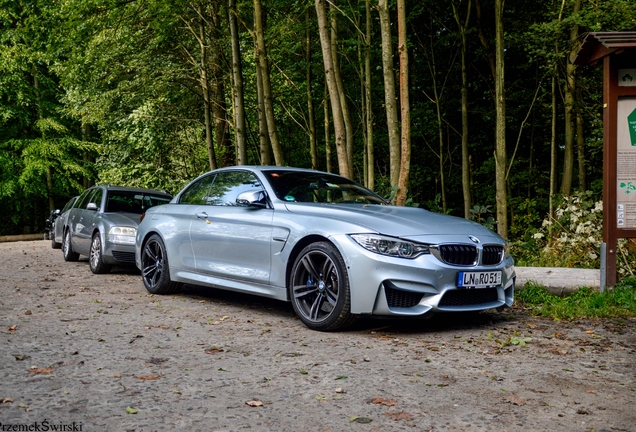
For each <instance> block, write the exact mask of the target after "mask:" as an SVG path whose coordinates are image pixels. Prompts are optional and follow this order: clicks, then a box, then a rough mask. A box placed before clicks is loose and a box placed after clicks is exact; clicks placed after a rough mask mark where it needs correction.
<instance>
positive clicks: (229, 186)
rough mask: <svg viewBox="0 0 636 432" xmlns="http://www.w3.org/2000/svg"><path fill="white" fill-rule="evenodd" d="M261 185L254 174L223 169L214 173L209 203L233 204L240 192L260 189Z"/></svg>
mask: <svg viewBox="0 0 636 432" xmlns="http://www.w3.org/2000/svg"><path fill="white" fill-rule="evenodd" d="M262 189H263V186H262V185H261V182H260V181H258V179H257V178H256V176H255V175H254V174H252V173H250V172H247V171H225V172H220V173H218V174H217V175H216V180H215V181H214V183H213V184H212V187H211V188H210V194H209V197H208V204H209V205H217V206H234V205H236V197H238V196H239V194H241V193H242V192H247V191H253V190H262Z"/></svg>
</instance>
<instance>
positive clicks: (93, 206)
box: [86, 203, 97, 210]
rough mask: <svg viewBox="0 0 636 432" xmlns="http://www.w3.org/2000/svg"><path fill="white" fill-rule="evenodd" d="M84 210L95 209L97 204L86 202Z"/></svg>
mask: <svg viewBox="0 0 636 432" xmlns="http://www.w3.org/2000/svg"><path fill="white" fill-rule="evenodd" d="M86 210H97V204H95V203H88V205H87V206H86Z"/></svg>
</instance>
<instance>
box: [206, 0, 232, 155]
mask: <svg viewBox="0 0 636 432" xmlns="http://www.w3.org/2000/svg"><path fill="white" fill-rule="evenodd" d="M209 10H210V22H211V24H210V25H209V27H210V31H211V32H212V35H211V37H210V53H211V55H212V61H211V62H210V63H211V72H212V83H213V85H212V101H213V102H212V115H213V117H214V142H215V143H216V147H217V149H218V150H219V151H220V152H221V166H231V165H234V161H235V157H234V146H233V145H232V141H231V140H230V133H229V132H230V130H229V122H228V119H227V103H226V101H225V82H224V75H225V72H224V64H225V63H226V62H225V61H224V53H223V48H222V46H221V40H222V38H223V34H222V31H221V12H220V2H218V3H217V2H210V9H209Z"/></svg>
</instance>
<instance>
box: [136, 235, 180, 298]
mask: <svg viewBox="0 0 636 432" xmlns="http://www.w3.org/2000/svg"><path fill="white" fill-rule="evenodd" d="M141 279H142V280H143V282H144V286H145V287H146V289H147V290H148V292H150V293H152V294H172V293H175V292H178V291H179V290H180V289H181V283H179V282H173V281H171V280H170V269H169V266H168V254H167V253H166V246H165V245H164V243H163V240H162V239H161V237H159V235H157V234H153V235H152V236H150V238H149V239H148V240H147V241H146V243H144V246H143V248H142V250H141Z"/></svg>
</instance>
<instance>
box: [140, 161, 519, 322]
mask: <svg viewBox="0 0 636 432" xmlns="http://www.w3.org/2000/svg"><path fill="white" fill-rule="evenodd" d="M135 259H136V264H137V267H139V269H140V270H141V273H142V279H143V283H144V286H145V287H146V289H147V290H148V291H149V292H151V293H155V294H169V293H174V292H176V291H178V290H179V289H180V287H181V286H182V285H183V284H194V285H200V286H208V287H214V288H220V289H227V290H233V291H240V292H245V293H252V294H256V295H260V296H266V297H271V298H275V299H279V300H284V301H291V303H292V306H293V308H294V311H295V313H296V314H297V315H298V317H299V318H300V320H301V321H302V322H303V323H304V324H305V325H307V326H308V327H309V328H311V329H315V330H322V331H329V330H338V329H343V328H345V327H346V326H348V325H350V324H351V323H352V322H353V321H354V320H355V318H356V317H357V316H360V315H368V316H394V317H422V316H426V315H428V314H433V313H438V312H467V311H480V310H486V309H492V308H500V307H505V306H512V303H513V300H514V283H515V271H514V264H513V259H512V258H511V257H510V256H509V255H508V253H507V249H506V242H505V241H504V240H503V239H502V238H501V237H499V236H498V235H497V234H495V233H493V232H492V231H490V230H488V229H486V228H484V227H483V226H481V225H479V224H477V223H475V222H471V221H468V220H466V219H462V218H457V217H452V216H447V215H441V214H436V213H431V212H429V211H426V210H423V209H419V208H412V207H398V206H393V205H390V203H389V202H387V201H386V200H385V199H383V198H382V197H380V196H378V195H377V194H375V193H374V192H372V191H370V190H369V189H366V188H365V187H363V186H361V185H359V184H357V183H355V182H353V181H351V180H349V179H347V178H344V177H340V176H337V175H333V174H328V173H324V172H319V171H312V170H307V169H298V168H287V167H271V166H269V167H266V166H240V167H228V168H222V169H218V170H214V171H211V172H208V173H206V174H203V175H201V176H199V177H198V178H196V179H195V180H194V181H192V182H191V183H190V184H189V185H187V186H186V187H185V188H184V189H183V190H182V191H181V192H179V193H178V194H177V195H176V196H175V197H174V199H173V200H172V201H171V202H170V203H169V204H165V205H160V206H156V207H152V208H150V209H148V210H147V211H146V213H145V216H144V217H143V220H142V222H141V223H140V225H139V228H138V231H137V237H136V251H135Z"/></svg>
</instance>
